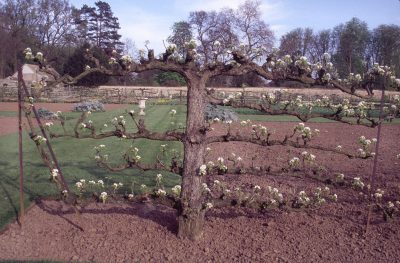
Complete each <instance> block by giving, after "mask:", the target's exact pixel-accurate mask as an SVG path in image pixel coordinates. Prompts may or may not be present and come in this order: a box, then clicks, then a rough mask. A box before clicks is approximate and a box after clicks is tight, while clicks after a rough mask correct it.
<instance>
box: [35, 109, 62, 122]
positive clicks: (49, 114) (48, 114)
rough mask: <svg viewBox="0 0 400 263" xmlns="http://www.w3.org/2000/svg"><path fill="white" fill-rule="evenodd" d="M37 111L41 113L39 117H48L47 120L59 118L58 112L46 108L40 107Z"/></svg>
mask: <svg viewBox="0 0 400 263" xmlns="http://www.w3.org/2000/svg"><path fill="white" fill-rule="evenodd" d="M37 113H38V115H39V118H41V119H46V120H54V119H58V116H57V114H55V113H54V112H51V111H49V110H48V109H45V108H39V109H38V111H37Z"/></svg>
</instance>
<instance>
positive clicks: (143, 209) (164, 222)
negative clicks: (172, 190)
mask: <svg viewBox="0 0 400 263" xmlns="http://www.w3.org/2000/svg"><path fill="white" fill-rule="evenodd" d="M36 204H37V206H38V207H39V208H40V209H42V210H43V211H45V212H46V213H48V214H51V215H55V216H59V217H60V218H62V219H64V220H65V221H67V222H68V223H69V224H71V225H72V226H74V227H75V228H77V229H79V230H80V231H84V229H83V228H82V227H81V226H79V218H80V217H79V214H76V212H75V211H74V209H73V208H72V207H69V208H67V209H65V206H64V204H63V203H61V202H59V206H58V207H52V206H48V205H46V203H45V202H42V201H40V200H38V201H36ZM63 207H64V208H63ZM80 212H81V213H82V214H94V215H107V214H123V215H133V216H137V217H140V218H143V219H146V220H151V221H153V222H155V223H157V224H158V225H161V226H163V227H165V228H167V229H168V231H170V232H172V233H174V234H177V233H178V221H177V213H176V211H175V210H174V209H172V208H170V207H167V206H163V205H154V204H151V203H145V204H142V203H133V204H129V206H127V207H117V206H114V207H110V208H104V207H102V206H100V205H99V206H98V207H91V208H86V207H83V208H82V209H81V210H80ZM69 214H76V217H75V218H76V221H75V222H73V221H72V220H71V219H69V218H67V217H66V215H69Z"/></svg>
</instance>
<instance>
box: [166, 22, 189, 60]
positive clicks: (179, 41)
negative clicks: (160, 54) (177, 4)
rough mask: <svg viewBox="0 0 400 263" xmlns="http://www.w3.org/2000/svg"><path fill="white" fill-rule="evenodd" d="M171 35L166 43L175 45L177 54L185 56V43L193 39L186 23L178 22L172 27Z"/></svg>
mask: <svg viewBox="0 0 400 263" xmlns="http://www.w3.org/2000/svg"><path fill="white" fill-rule="evenodd" d="M171 30H172V34H171V35H170V36H169V37H168V38H167V41H168V43H170V44H175V45H176V46H177V47H178V53H179V54H180V55H181V56H183V55H184V54H185V47H186V43H188V42H189V41H190V40H192V38H193V34H192V29H191V26H190V24H189V23H188V22H186V21H179V22H176V23H174V24H173V25H172V27H171Z"/></svg>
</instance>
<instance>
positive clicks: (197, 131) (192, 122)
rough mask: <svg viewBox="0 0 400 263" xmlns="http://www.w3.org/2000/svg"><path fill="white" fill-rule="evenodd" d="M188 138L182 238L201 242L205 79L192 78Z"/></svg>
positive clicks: (185, 149)
mask: <svg viewBox="0 0 400 263" xmlns="http://www.w3.org/2000/svg"><path fill="white" fill-rule="evenodd" d="M188 80H189V81H188V97H187V120H186V137H185V140H184V161H183V176H182V195H181V209H180V211H179V212H180V214H179V219H178V220H179V230H178V236H179V237H181V238H188V239H190V240H198V239H199V238H201V236H202V231H203V225H204V214H205V211H204V209H203V201H202V191H201V184H202V177H201V176H199V172H198V171H199V167H200V166H201V165H202V164H204V151H205V138H206V134H205V131H204V128H203V127H204V103H205V80H203V79H201V78H199V77H197V76H196V77H193V78H188Z"/></svg>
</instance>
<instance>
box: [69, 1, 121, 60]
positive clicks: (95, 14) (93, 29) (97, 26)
mask: <svg viewBox="0 0 400 263" xmlns="http://www.w3.org/2000/svg"><path fill="white" fill-rule="evenodd" d="M95 6H96V7H89V6H88V5H84V6H82V8H81V9H79V10H77V11H75V23H76V24H77V27H78V29H79V31H80V37H81V38H82V39H84V40H87V41H88V42H89V43H91V44H93V45H96V46H97V47H100V48H102V49H104V50H106V51H107V52H111V51H112V50H114V49H115V50H118V51H121V50H122V42H121V41H120V39H121V35H120V34H118V30H119V29H120V26H119V22H118V18H117V17H115V16H114V14H113V12H112V10H111V7H110V5H109V4H108V3H106V2H103V1H97V2H95Z"/></svg>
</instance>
